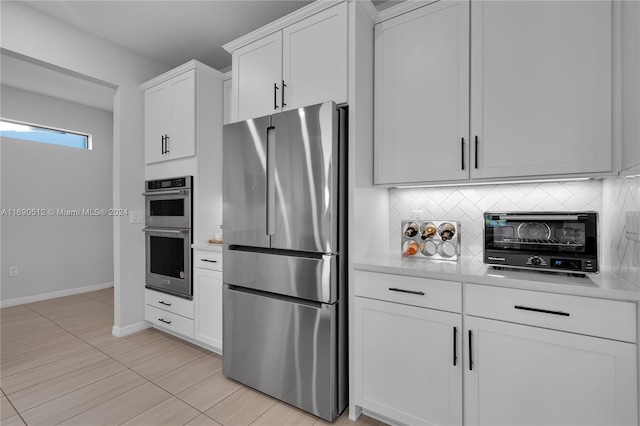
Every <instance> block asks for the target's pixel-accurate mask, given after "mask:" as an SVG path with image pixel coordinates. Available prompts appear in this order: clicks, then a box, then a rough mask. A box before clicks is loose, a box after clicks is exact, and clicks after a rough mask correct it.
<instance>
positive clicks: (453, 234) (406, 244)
mask: <svg viewBox="0 0 640 426" xmlns="http://www.w3.org/2000/svg"><path fill="white" fill-rule="evenodd" d="M401 226H402V235H401V242H400V245H401V250H402V257H407V258H412V259H438V260H458V256H460V222H456V221H451V220H403V221H402V222H401Z"/></svg>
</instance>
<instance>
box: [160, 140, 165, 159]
mask: <svg viewBox="0 0 640 426" xmlns="http://www.w3.org/2000/svg"><path fill="white" fill-rule="evenodd" d="M160 140H161V141H162V142H161V143H160V149H161V151H162V155H164V135H162V137H161V138H160Z"/></svg>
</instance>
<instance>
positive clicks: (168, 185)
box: [146, 176, 191, 191]
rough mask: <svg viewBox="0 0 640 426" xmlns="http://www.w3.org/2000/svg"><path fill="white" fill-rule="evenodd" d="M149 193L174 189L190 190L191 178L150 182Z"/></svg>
mask: <svg viewBox="0 0 640 426" xmlns="http://www.w3.org/2000/svg"><path fill="white" fill-rule="evenodd" d="M146 184H147V191H154V190H156V191H157V190H163V189H174V188H190V187H191V176H184V177H177V178H171V179H158V180H148V181H147V182H146Z"/></svg>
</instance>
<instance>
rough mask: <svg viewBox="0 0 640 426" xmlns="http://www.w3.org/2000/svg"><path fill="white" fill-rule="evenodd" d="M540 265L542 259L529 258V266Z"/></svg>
mask: <svg viewBox="0 0 640 426" xmlns="http://www.w3.org/2000/svg"><path fill="white" fill-rule="evenodd" d="M541 263H542V259H540V258H539V257H532V258H531V264H532V265H535V266H540V264H541Z"/></svg>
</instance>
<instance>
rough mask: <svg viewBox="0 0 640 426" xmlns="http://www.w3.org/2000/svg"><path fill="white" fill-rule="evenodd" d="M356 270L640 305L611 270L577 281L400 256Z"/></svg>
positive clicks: (638, 291) (375, 259)
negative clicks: (596, 298) (625, 301)
mask: <svg viewBox="0 0 640 426" xmlns="http://www.w3.org/2000/svg"><path fill="white" fill-rule="evenodd" d="M354 268H355V269H356V270H360V271H370V272H381V273H387V274H396V275H408V276H414V277H424V278H432V279H440V280H448V281H457V282H466V283H475V284H486V285H493V286H500V287H510V288H519V289H525V290H537V291H545V292H549V293H562V294H572V295H578V296H589V297H598V298H603V299H614V300H629V301H634V302H640V284H639V283H637V282H633V281H630V280H629V279H626V278H624V277H622V276H620V275H618V274H616V273H615V272H614V271H612V270H608V269H604V270H601V271H600V273H599V274H587V275H586V276H584V277H575V276H570V275H568V274H564V273H554V272H539V271H526V270H515V269H501V270H498V269H493V268H492V267H490V266H487V265H485V264H484V263H483V262H482V261H481V260H480V259H476V258H465V257H462V258H459V259H458V261H457V262H453V261H446V260H440V261H439V260H429V259H406V258H403V257H401V255H400V254H399V253H380V254H378V255H375V256H371V257H368V258H367V259H359V260H356V261H355V262H354Z"/></svg>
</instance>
